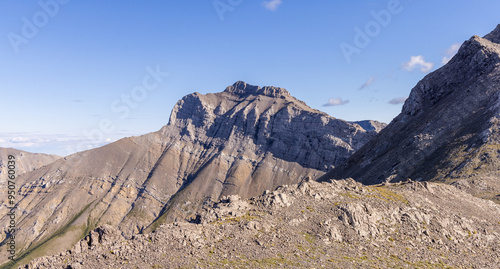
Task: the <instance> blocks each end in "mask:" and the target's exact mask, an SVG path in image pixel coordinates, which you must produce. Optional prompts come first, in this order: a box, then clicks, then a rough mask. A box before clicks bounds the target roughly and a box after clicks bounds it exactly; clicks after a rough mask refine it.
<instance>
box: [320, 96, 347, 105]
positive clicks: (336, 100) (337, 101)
mask: <svg viewBox="0 0 500 269" xmlns="http://www.w3.org/2000/svg"><path fill="white" fill-rule="evenodd" d="M347 103H349V100H342V98H338V97H337V98H330V99H328V102H327V103H326V104H324V105H323V106H341V105H345V104H347Z"/></svg>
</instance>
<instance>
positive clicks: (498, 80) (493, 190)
mask: <svg viewBox="0 0 500 269" xmlns="http://www.w3.org/2000/svg"><path fill="white" fill-rule="evenodd" d="M499 36H500V25H499V26H497V28H496V29H495V30H494V31H492V32H491V33H490V34H488V35H486V36H485V37H484V38H481V37H479V36H473V37H472V38H470V39H469V40H467V41H466V42H464V44H463V45H462V46H461V47H460V49H459V50H458V52H457V54H456V55H455V56H454V57H453V58H452V59H451V60H450V61H449V62H448V63H447V64H446V65H445V66H443V67H441V68H439V69H438V70H436V71H434V72H432V73H430V74H429V75H427V76H426V77H425V78H424V79H422V80H421V81H420V82H419V83H418V84H417V85H416V86H415V87H414V88H413V89H412V91H411V93H410V96H409V98H408V99H407V100H406V102H405V104H404V106H403V109H402V112H401V114H400V115H398V116H397V117H396V118H395V119H394V120H393V121H392V122H391V123H390V124H389V125H388V126H387V127H386V128H384V130H382V131H381V132H380V133H379V135H378V136H377V137H375V139H373V140H371V141H370V142H369V143H367V144H365V146H364V147H363V148H361V149H360V150H359V151H357V152H356V153H355V154H354V155H352V156H351V157H350V158H349V159H348V160H347V161H346V162H345V163H343V164H342V165H339V166H336V168H335V169H333V170H332V171H331V172H329V173H328V174H327V175H325V176H324V177H323V178H322V180H323V179H329V178H337V179H341V178H347V177H352V178H354V179H355V180H357V181H360V182H363V183H365V184H378V183H381V182H385V181H390V182H397V181H401V180H406V179H407V178H412V179H414V180H421V181H428V180H431V181H438V182H445V183H450V184H454V185H456V186H458V187H460V188H462V189H464V190H467V191H468V192H470V193H472V194H474V195H475V196H478V197H483V198H488V199H493V200H496V201H498V202H500V181H499V180H498V179H499V178H500V174H499V172H498V171H499V169H498V167H499V166H500V154H499V150H500V135H499V134H500V124H499V123H500V105H499V104H500V101H499V100H500V99H499V98H500V91H499V85H500V43H499V40H500V38H499Z"/></svg>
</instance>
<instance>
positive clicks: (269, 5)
mask: <svg viewBox="0 0 500 269" xmlns="http://www.w3.org/2000/svg"><path fill="white" fill-rule="evenodd" d="M281 3H282V2H281V0H270V1H264V3H263V5H264V7H265V8H266V9H267V10H270V11H275V10H277V9H278V7H279V6H280V5H281Z"/></svg>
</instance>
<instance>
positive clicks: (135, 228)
mask: <svg viewBox="0 0 500 269" xmlns="http://www.w3.org/2000/svg"><path fill="white" fill-rule="evenodd" d="M247 90H248V92H247ZM376 132H377V130H372V131H366V130H365V129H363V128H362V127H361V126H359V125H358V124H355V123H350V122H347V121H343V120H339V119H335V118H333V117H330V116H328V115H327V114H325V113H323V112H319V111H317V110H314V109H312V108H310V107H308V106H307V105H306V104H305V103H304V102H302V101H298V100H297V99H295V98H294V97H292V96H291V95H290V94H289V93H288V92H287V91H286V90H284V89H281V88H277V87H263V88H260V87H257V86H252V85H248V84H246V83H244V82H237V83H235V84H233V85H232V86H229V87H228V88H226V90H225V91H223V92H220V93H216V94H206V95H202V94H199V93H193V94H189V95H187V96H185V97H184V98H182V99H181V100H179V101H178V102H177V104H176V105H175V106H174V108H173V109H172V113H171V116H170V118H169V124H167V125H166V126H164V127H162V128H161V129H160V130H159V131H157V132H153V133H149V134H146V135H143V136H138V137H130V138H124V139H121V140H118V141H116V142H114V143H111V144H108V145H105V146H103V147H100V148H97V149H93V150H87V151H84V152H80V153H76V154H73V155H70V156H66V157H64V158H62V159H60V160H58V161H56V162H55V163H53V164H51V165H49V166H46V167H43V168H41V169H37V170H35V171H32V172H30V173H27V174H25V175H23V176H21V177H20V178H19V179H18V182H19V186H20V193H19V196H20V197H22V199H20V201H19V202H18V205H17V206H18V208H19V209H20V210H19V212H22V213H21V214H20V216H19V218H18V219H19V224H18V227H19V229H20V230H19V231H18V233H17V234H16V238H18V239H19V249H20V250H22V251H23V252H24V253H26V252H29V251H31V252H29V253H33V254H31V255H33V256H29V257H27V258H26V259H28V258H33V257H35V256H36V253H40V252H44V253H49V252H54V251H55V252H59V251H61V250H64V249H67V248H69V247H71V244H73V243H75V242H76V240H79V239H81V238H82V237H83V236H85V234H86V233H87V231H88V230H89V229H93V228H94V227H97V226H99V225H104V224H108V225H111V226H113V227H117V228H118V229H119V230H120V231H121V232H122V233H123V234H124V236H125V237H127V238H130V237H131V236H132V235H134V234H137V233H140V232H144V231H146V230H147V231H152V230H154V229H155V228H156V227H158V226H159V225H161V224H162V223H165V222H167V223H169V222H172V221H181V220H188V219H189V218H191V217H193V216H194V214H195V213H196V212H197V210H198V209H199V208H200V206H202V204H204V203H205V202H209V201H215V200H218V199H219V198H220V197H222V196H225V195H232V194H237V195H240V196H241V197H243V198H249V197H252V196H255V195H259V194H262V193H263V192H264V191H265V190H270V189H274V188H276V187H277V186H280V185H285V184H291V183H297V182H299V181H300V180H301V179H302V178H305V177H315V176H318V175H321V174H323V173H325V172H326V171H327V170H328V169H329V168H331V167H332V165H336V164H339V163H341V162H342V161H343V160H345V159H346V158H347V157H348V156H349V155H350V154H352V153H353V152H354V151H355V150H356V149H358V148H360V147H361V145H362V144H363V143H366V142H367V141H368V140H369V139H370V138H371V137H373V136H374V135H375V134H376ZM326 164H328V165H326ZM6 221H8V220H7V219H6V218H5V217H3V218H0V222H2V223H5V222H6ZM4 227H5V225H4ZM65 227H66V228H65ZM61 229H63V230H61ZM55 234H62V235H61V236H59V237H54V235H55ZM2 239H5V238H2ZM44 242H45V243H44ZM39 244H41V245H39Z"/></svg>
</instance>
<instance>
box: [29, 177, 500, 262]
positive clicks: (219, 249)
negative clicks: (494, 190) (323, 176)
mask: <svg viewBox="0 0 500 269" xmlns="http://www.w3.org/2000/svg"><path fill="white" fill-rule="evenodd" d="M499 246H500V206H499V205H497V204H495V203H493V202H491V201H487V200H482V199H479V198H475V197H473V196H471V195H469V194H467V193H464V192H462V191H460V190H458V189H457V188H454V187H452V186H449V185H444V184H436V183H428V182H425V183H420V182H403V183H399V184H385V185H377V186H364V185H361V184H360V183H357V182H355V181H354V180H352V179H349V180H341V181H333V182H323V183H318V182H314V181H302V182H301V183H299V184H294V185H289V186H283V187H279V188H277V189H276V190H274V191H269V192H267V193H266V194H264V195H262V196H258V197H255V198H252V199H249V200H245V199H241V198H240V197H239V196H236V195H232V196H226V197H223V198H222V199H221V200H220V201H218V202H217V203H214V204H212V205H205V207H204V210H203V212H202V213H200V214H199V215H197V216H196V217H194V218H193V219H192V220H191V223H171V224H164V225H161V226H160V227H159V228H158V229H157V230H156V231H155V232H153V233H148V234H141V235H137V236H135V237H134V238H133V239H131V240H124V239H123V238H122V237H121V236H120V233H119V232H117V231H116V230H115V229H114V228H112V227H111V226H105V227H100V228H98V229H96V230H95V231H93V232H91V233H90V234H89V235H88V236H87V237H86V238H85V239H84V240H82V241H80V242H79V243H78V244H77V245H76V246H74V247H73V248H72V249H71V250H70V251H65V252H62V253H60V254H59V255H56V256H51V257H42V258H39V259H36V260H33V261H31V262H30V263H29V264H28V265H26V266H23V267H20V268H30V269H32V268H66V269H68V268H104V267H106V268H146V267H147V268H173V267H176V268H178V267H182V268H212V267H214V268H220V267H225V266H227V267H231V268H241V267H244V268H257V267H259V268H260V267H266V268H267V267H273V268H274V267H279V268H299V267H301V268H302V267H307V268H311V267H316V268H318V267H325V268H360V267H363V268H368V267H383V268H395V267H412V268H413V267H418V268H422V267H425V268H427V267H431V268H448V267H461V268H497V266H498V262H499V261H500V249H499Z"/></svg>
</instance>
